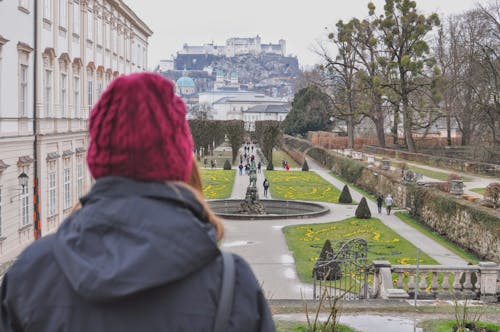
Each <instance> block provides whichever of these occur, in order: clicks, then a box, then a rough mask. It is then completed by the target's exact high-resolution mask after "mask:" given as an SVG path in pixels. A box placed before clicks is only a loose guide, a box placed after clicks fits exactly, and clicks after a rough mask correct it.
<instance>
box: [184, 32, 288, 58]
mask: <svg viewBox="0 0 500 332" xmlns="http://www.w3.org/2000/svg"><path fill="white" fill-rule="evenodd" d="M263 53H268V54H277V55H281V56H285V55H286V41H285V40H284V39H280V40H279V41H278V44H271V43H269V44H263V43H262V42H261V39H260V36H259V35H257V36H256V37H254V38H239V37H234V38H229V39H227V40H226V45H214V44H213V42H212V43H210V44H203V45H201V46H199V45H194V46H190V45H188V44H184V46H183V47H182V50H181V51H179V52H178V53H177V54H192V55H194V54H205V55H215V56H226V57H234V56H237V55H242V54H252V55H260V54H263Z"/></svg>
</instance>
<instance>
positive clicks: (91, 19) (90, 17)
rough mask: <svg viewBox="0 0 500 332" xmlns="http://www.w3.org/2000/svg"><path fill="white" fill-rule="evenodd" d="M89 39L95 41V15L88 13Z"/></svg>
mask: <svg viewBox="0 0 500 332" xmlns="http://www.w3.org/2000/svg"><path fill="white" fill-rule="evenodd" d="M87 39H89V40H93V39H94V14H93V13H92V12H87Z"/></svg>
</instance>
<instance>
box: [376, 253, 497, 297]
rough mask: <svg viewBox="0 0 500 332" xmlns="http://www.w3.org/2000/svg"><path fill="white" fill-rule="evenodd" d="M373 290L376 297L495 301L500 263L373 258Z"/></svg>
mask: <svg viewBox="0 0 500 332" xmlns="http://www.w3.org/2000/svg"><path fill="white" fill-rule="evenodd" d="M373 267H374V278H373V294H374V296H375V297H378V298H385V299H390V298H409V297H411V298H413V297H414V295H415V292H417V298H419V299H429V298H432V299H437V298H440V299H450V298H471V299H480V300H481V301H484V302H498V296H499V295H500V287H499V280H500V266H499V265H497V264H496V263H493V262H480V263H479V265H467V266H450V265H420V266H419V267H418V270H419V273H418V278H417V273H416V272H417V266H416V265H391V264H390V263H389V262H387V261H374V262H373Z"/></svg>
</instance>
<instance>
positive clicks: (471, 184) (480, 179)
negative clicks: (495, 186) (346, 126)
mask: <svg viewBox="0 0 500 332" xmlns="http://www.w3.org/2000/svg"><path fill="white" fill-rule="evenodd" d="M332 151H333V152H336V153H338V154H342V150H332ZM384 159H389V160H391V161H393V162H404V163H406V164H407V165H409V166H415V167H419V168H424V169H427V170H430V171H434V172H440V173H445V174H458V175H460V176H462V178H468V179H470V181H465V182H464V194H466V195H470V196H473V197H477V198H481V199H482V198H483V195H481V194H479V193H476V192H474V191H471V189H474V188H486V186H487V185H489V184H490V183H492V182H500V178H495V177H488V176H480V175H477V174H472V173H464V172H459V171H455V170H449V169H443V168H438V167H433V166H427V165H423V164H419V163H415V162H411V161H408V160H401V159H395V158H390V157H387V156H384ZM422 180H423V181H425V182H441V180H437V179H434V178H430V177H427V176H423V177H422Z"/></svg>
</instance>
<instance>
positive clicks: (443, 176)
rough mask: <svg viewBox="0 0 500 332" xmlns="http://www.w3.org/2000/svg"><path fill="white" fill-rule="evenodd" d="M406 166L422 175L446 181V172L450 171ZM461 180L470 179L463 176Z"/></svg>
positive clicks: (467, 180) (466, 180)
mask: <svg viewBox="0 0 500 332" xmlns="http://www.w3.org/2000/svg"><path fill="white" fill-rule="evenodd" d="M408 168H409V169H411V170H412V171H414V172H417V173H420V174H422V175H423V176H427V177H429V178H431V179H436V180H441V181H448V174H450V173H443V172H438V171H433V170H430V169H427V168H422V167H418V166H413V165H409V166H408ZM462 180H463V181H464V182H469V181H472V179H471V178H468V177H465V176H464V177H462Z"/></svg>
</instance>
